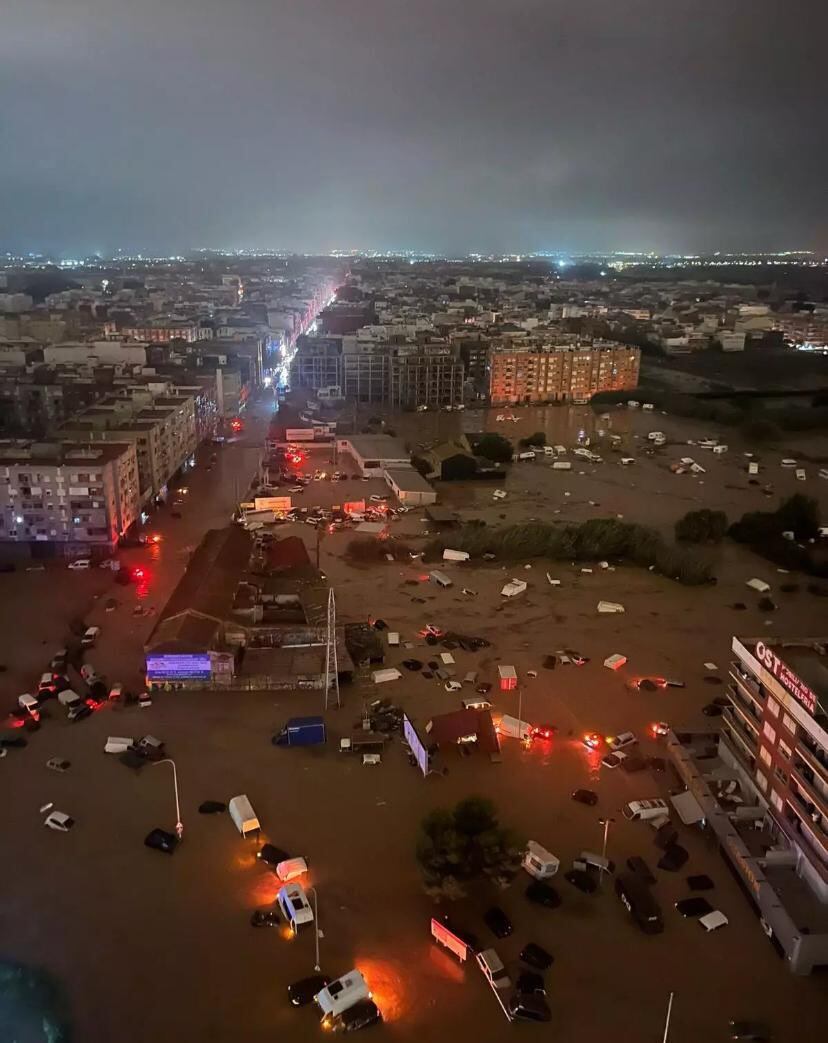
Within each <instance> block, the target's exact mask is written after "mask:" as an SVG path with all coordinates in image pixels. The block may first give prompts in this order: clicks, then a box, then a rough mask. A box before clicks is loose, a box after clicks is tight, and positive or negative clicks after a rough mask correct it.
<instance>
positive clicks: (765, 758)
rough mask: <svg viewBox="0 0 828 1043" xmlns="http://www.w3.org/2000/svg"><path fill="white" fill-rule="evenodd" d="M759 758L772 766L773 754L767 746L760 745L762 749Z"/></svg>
mask: <svg viewBox="0 0 828 1043" xmlns="http://www.w3.org/2000/svg"><path fill="white" fill-rule="evenodd" d="M759 759H760V760H761V761H763V762H764V763H765V764H767V766H768V767H770V766H771V760H772V758H771V755H770V750H769V749H768V748H767V746H762V747H760V749H759Z"/></svg>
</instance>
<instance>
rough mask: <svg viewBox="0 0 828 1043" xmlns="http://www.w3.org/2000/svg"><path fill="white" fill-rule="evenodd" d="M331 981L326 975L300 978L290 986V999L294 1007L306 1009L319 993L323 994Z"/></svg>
mask: <svg viewBox="0 0 828 1043" xmlns="http://www.w3.org/2000/svg"><path fill="white" fill-rule="evenodd" d="M330 981H331V979H330V978H326V977H325V975H324V974H312V975H311V976H310V977H309V978H300V979H299V981H295V982H294V983H293V984H292V985H288V999H289V1000H290V1002H291V1003H292V1004H293V1006H294V1007H305V1006H307V1005H308V1003H310V1002H311V1000H312V999H313V997H314V996H315V995H316V994H317V992H321V991H322V990H323V989H324V988H325V986H326V985H329V984H330Z"/></svg>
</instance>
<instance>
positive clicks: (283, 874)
mask: <svg viewBox="0 0 828 1043" xmlns="http://www.w3.org/2000/svg"><path fill="white" fill-rule="evenodd" d="M307 871H308V863H307V861H306V860H305V859H304V858H286V859H285V860H284V862H280V863H279V864H278V865H277V866H276V876H278V878H279V879H280V880H281V881H283V882H284V883H287V882H288V881H290V880H296V879H297V877H300V876H304V875H305V873H307Z"/></svg>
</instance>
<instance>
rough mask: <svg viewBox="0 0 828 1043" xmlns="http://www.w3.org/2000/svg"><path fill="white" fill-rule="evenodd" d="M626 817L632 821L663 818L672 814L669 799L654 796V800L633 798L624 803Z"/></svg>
mask: <svg viewBox="0 0 828 1043" xmlns="http://www.w3.org/2000/svg"><path fill="white" fill-rule="evenodd" d="M623 810H624V818H626V819H629V820H630V821H631V822H643V821H646V819H648V818H661V817H663V816H668V817H669V814H670V809H669V808H668V807H667V801H666V800H661V799H660V798H657V797H654V798H653V799H652V800H631V801H630V802H629V804H625V805H624V809H623Z"/></svg>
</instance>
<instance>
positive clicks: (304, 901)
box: [276, 884, 313, 934]
mask: <svg viewBox="0 0 828 1043" xmlns="http://www.w3.org/2000/svg"><path fill="white" fill-rule="evenodd" d="M276 901H277V902H278V903H279V908H280V909H281V910H282V916H284V918H285V919H286V920H287V922H288V923H289V924H290V929H291V931H293V933H294V934H298V933H299V928H300V927H301V926H302V924H306V923H313V909H311V906H310V902H309V901H308V896H307V895H306V894H305V889H304V887H302V885H301V884H285V885H284V887H280V888H279V893H278V894H277V895H276Z"/></svg>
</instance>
